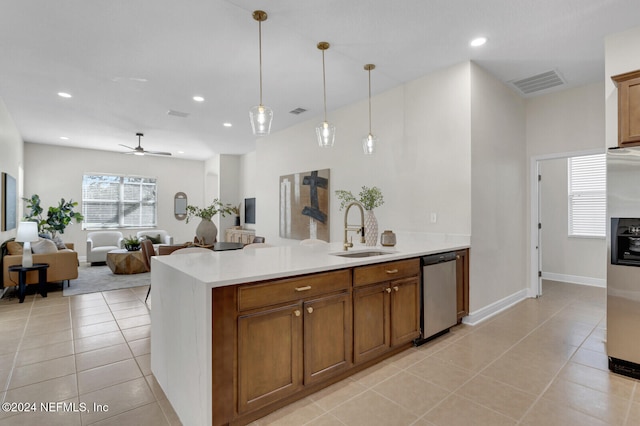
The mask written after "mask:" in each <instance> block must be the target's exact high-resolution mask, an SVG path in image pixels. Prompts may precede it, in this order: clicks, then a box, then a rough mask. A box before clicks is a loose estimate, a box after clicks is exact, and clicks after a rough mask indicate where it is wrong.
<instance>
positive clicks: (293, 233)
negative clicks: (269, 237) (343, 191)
mask: <svg viewBox="0 0 640 426" xmlns="http://www.w3.org/2000/svg"><path fill="white" fill-rule="evenodd" d="M280 237H282V238H291V239H294V240H304V239H307V238H313V239H319V240H324V241H329V169H322V170H313V171H309V172H301V173H294V174H291V175H285V176H280Z"/></svg>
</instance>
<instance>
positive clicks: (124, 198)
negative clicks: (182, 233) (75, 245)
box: [82, 174, 156, 229]
mask: <svg viewBox="0 0 640 426" xmlns="http://www.w3.org/2000/svg"><path fill="white" fill-rule="evenodd" d="M82 214H83V215H84V222H83V229H91V228H144V227H152V226H156V179H155V178H147V177H139V176H119V175H98V174H91V175H84V176H83V177H82Z"/></svg>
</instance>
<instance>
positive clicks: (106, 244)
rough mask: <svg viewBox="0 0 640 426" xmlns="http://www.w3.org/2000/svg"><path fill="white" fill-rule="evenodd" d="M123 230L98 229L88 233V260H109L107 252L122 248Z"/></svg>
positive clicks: (98, 261)
mask: <svg viewBox="0 0 640 426" xmlns="http://www.w3.org/2000/svg"><path fill="white" fill-rule="evenodd" d="M122 240H123V236H122V232H120V231H97V232H89V233H88V234H87V262H89V263H91V265H93V264H94V263H104V262H106V261H107V253H109V252H110V251H111V250H118V249H120V248H122Z"/></svg>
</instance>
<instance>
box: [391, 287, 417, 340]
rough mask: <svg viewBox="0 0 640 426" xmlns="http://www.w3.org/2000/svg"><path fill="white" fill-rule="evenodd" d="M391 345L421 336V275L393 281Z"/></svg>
mask: <svg viewBox="0 0 640 426" xmlns="http://www.w3.org/2000/svg"><path fill="white" fill-rule="evenodd" d="M391 289H392V291H391V346H396V345H399V344H402V343H406V342H410V341H412V340H413V339H415V338H417V337H418V336H420V277H417V276H416V277H412V278H405V279H403V280H397V281H392V282H391Z"/></svg>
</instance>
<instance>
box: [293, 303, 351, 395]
mask: <svg viewBox="0 0 640 426" xmlns="http://www.w3.org/2000/svg"><path fill="white" fill-rule="evenodd" d="M303 307H304V309H303V312H304V383H305V385H308V384H310V383H315V382H317V381H320V380H324V379H325V378H326V377H328V376H332V375H334V374H337V373H340V372H342V371H345V370H347V369H348V368H349V367H350V366H351V364H352V361H351V359H352V351H353V348H352V337H351V298H350V297H349V294H348V293H343V294H338V295H335V296H329V297H323V298H320V299H315V300H311V301H308V302H305V303H304V306H303Z"/></svg>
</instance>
